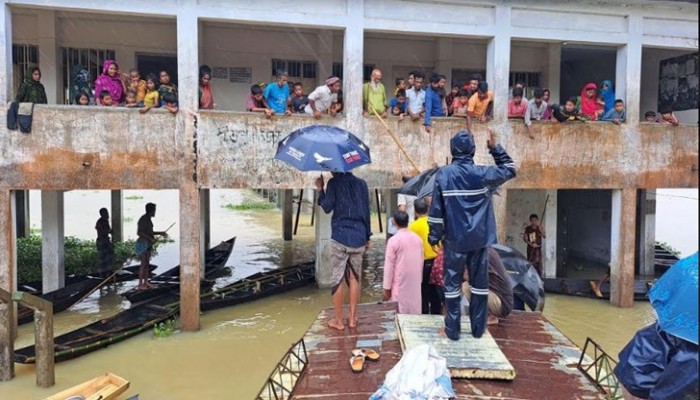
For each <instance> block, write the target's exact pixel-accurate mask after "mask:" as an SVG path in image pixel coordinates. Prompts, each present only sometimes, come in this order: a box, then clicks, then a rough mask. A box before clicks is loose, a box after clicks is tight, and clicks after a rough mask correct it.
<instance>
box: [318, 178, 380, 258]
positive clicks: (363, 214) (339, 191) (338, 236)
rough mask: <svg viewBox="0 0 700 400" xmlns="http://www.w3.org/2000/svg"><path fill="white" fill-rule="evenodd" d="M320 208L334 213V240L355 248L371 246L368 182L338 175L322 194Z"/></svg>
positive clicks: (319, 200) (320, 194)
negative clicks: (368, 244)
mask: <svg viewBox="0 0 700 400" xmlns="http://www.w3.org/2000/svg"><path fill="white" fill-rule="evenodd" d="M318 205H319V206H321V208H323V211H325V213H326V214H328V213H330V212H331V211H332V212H333V217H332V218H331V231H332V232H331V239H333V240H335V241H336V242H338V243H340V244H342V245H343V246H347V247H352V248H358V247H362V246H364V245H365V244H367V241H369V238H370V236H372V230H371V228H370V220H369V189H367V182H365V181H364V180H362V179H360V178H358V177H356V176H355V175H353V174H351V173H347V174H335V175H334V176H333V179H331V180H330V181H328V186H327V187H326V190H325V191H323V190H322V191H320V193H319V195H318Z"/></svg>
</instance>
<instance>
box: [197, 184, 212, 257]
mask: <svg viewBox="0 0 700 400" xmlns="http://www.w3.org/2000/svg"><path fill="white" fill-rule="evenodd" d="M199 204H200V208H201V212H200V220H201V221H200V225H202V238H203V239H204V240H203V241H202V251H203V252H204V251H206V250H207V249H209V248H210V247H211V191H210V190H209V189H200V190H199Z"/></svg>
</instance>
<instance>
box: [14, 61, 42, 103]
mask: <svg viewBox="0 0 700 400" xmlns="http://www.w3.org/2000/svg"><path fill="white" fill-rule="evenodd" d="M40 81H41V70H40V69H39V68H38V67H34V68H32V69H31V70H30V71H29V72H28V73H27V74H26V75H25V77H24V82H22V84H21V85H20V86H19V90H18V91H17V97H15V101H17V102H18V103H36V104H46V103H48V101H47V100H46V90H44V85H42V84H41V82H40Z"/></svg>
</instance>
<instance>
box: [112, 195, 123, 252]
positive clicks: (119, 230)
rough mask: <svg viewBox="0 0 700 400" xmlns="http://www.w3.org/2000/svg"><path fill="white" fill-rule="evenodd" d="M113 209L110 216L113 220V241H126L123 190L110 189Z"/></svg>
mask: <svg viewBox="0 0 700 400" xmlns="http://www.w3.org/2000/svg"><path fill="white" fill-rule="evenodd" d="M110 196H111V199H112V201H111V209H112V210H111V211H110V213H109V218H110V220H111V222H112V242H115V243H116V242H123V241H124V196H123V195H122V191H121V190H112V191H110Z"/></svg>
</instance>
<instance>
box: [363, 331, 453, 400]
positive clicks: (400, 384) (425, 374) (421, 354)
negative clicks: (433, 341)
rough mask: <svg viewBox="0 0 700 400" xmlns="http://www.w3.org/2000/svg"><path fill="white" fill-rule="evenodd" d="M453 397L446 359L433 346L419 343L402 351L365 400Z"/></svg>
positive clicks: (427, 399) (437, 399)
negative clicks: (375, 388) (399, 358)
mask: <svg viewBox="0 0 700 400" xmlns="http://www.w3.org/2000/svg"><path fill="white" fill-rule="evenodd" d="M450 397H455V392H454V390H453V389H452V380H451V379H450V371H449V370H448V369H447V362H446V361H445V358H444V357H441V356H440V355H439V354H438V353H437V350H435V347H433V346H432V345H430V344H421V345H419V346H416V347H414V348H412V349H410V350H408V351H407V352H406V353H404V355H403V357H401V360H399V362H398V363H397V364H396V365H395V366H394V368H392V369H391V370H390V371H389V372H387V374H386V378H385V379H384V384H383V385H382V387H380V388H379V390H377V391H376V392H375V393H374V394H373V395H372V396H370V398H369V400H404V399H406V400H408V399H411V400H414V399H417V400H441V399H449V398H450Z"/></svg>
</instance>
